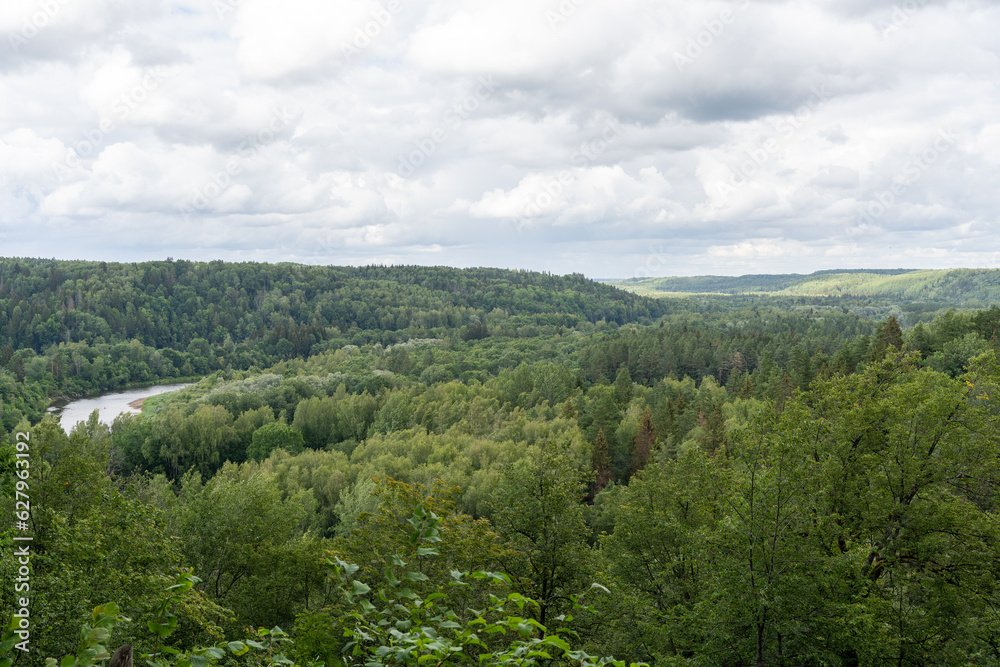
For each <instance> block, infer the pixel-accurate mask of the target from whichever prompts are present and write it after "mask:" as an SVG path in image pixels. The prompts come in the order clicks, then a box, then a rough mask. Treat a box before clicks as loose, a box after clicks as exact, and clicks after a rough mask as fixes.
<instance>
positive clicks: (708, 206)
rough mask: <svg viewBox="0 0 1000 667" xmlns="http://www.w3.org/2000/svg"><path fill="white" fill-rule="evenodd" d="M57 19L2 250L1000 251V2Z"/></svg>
mask: <svg viewBox="0 0 1000 667" xmlns="http://www.w3.org/2000/svg"><path fill="white" fill-rule="evenodd" d="M52 2H55V3H56V4H55V5H52ZM42 4H46V3H42V2H40V0H9V1H8V2H4V3H2V5H0V97H2V99H4V100H5V101H8V100H10V101H13V102H12V103H8V104H4V105H0V234H2V235H3V236H2V237H0V238H2V244H3V247H2V249H3V250H4V251H5V252H4V254H12V253H15V252H16V253H17V254H29V255H41V256H73V257H78V256H100V257H104V258H109V259H129V260H131V259H141V258H144V257H160V256H163V255H166V254H173V255H174V256H192V257H196V258H197V257H202V258H205V257H207V258H213V257H231V258H234V259H237V258H238V259H258V260H287V259H291V260H295V261H323V262H328V263H336V262H365V261H384V260H387V259H391V261H398V262H434V263H449V264H456V265H499V266H523V267H532V268H538V269H548V270H554V271H561V272H568V271H584V272H585V273H588V274H590V275H601V276H604V277H610V276H614V275H630V274H631V273H634V272H635V271H636V270H639V269H638V268H637V267H639V268H641V269H642V270H643V271H647V272H650V273H653V272H662V273H675V274H676V273H685V272H687V273H692V272H697V273H711V272H717V273H731V272H734V271H740V270H746V271H757V272H759V271H778V270H782V271H783V270H796V271H805V270H813V269H816V268H834V267H836V266H843V265H845V264H844V263H847V264H850V265H852V266H864V265H868V266H886V265H901V264H900V263H902V264H910V265H918V264H919V262H921V261H924V262H928V263H933V262H937V263H938V265H947V263H948V262H949V261H951V262H952V263H953V264H955V265H959V264H962V263H963V262H973V261H976V262H980V263H982V262H985V261H987V260H986V259H984V258H986V257H988V255H989V253H992V252H997V251H998V250H1000V248H993V247H992V243H993V241H992V239H993V238H996V237H998V232H1000V229H998V228H997V225H998V224H1000V223H998V222H997V221H998V219H1000V216H998V211H1000V194H998V192H997V190H996V188H995V180H996V174H997V169H998V168H1000V158H998V155H1000V130H998V129H997V128H998V125H997V124H996V122H995V119H996V118H997V116H998V107H1000V93H998V91H997V90H996V86H995V81H996V80H997V78H998V75H1000V72H998V71H997V70H998V67H1000V58H998V57H997V56H998V54H1000V50H998V48H997V46H996V40H995V34H996V33H997V31H998V29H1000V7H997V6H996V5H995V4H987V3H981V2H965V1H960V0H950V1H948V0H939V1H932V0H926V1H925V2H922V3H920V5H919V8H918V9H916V10H914V11H912V12H908V13H905V15H903V16H900V15H899V14H898V12H897V9H898V5H899V3H893V2H889V1H888V0H885V1H881V0H880V1H878V2H864V3H862V2H860V1H855V0H845V1H844V2H827V1H824V2H814V3H801V2H791V1H785V0H774V1H770V2H751V3H749V4H747V3H745V2H744V0H710V1H708V2H704V3H682V2H680V1H679V0H670V1H668V2H653V1H652V0H623V1H622V2H618V3H610V2H602V1H599V0H565V1H555V0H542V1H541V2H539V1H538V0H506V1H501V0H485V1H484V2H480V3H471V4H470V3H468V2H459V1H458V0H420V1H418V2H402V1H400V2H398V4H393V3H391V2H390V0H336V1H333V2H331V1H329V0H291V1H287V0H283V1H281V2H279V1H278V0H188V1H187V2H186V3H184V4H178V3H175V2H169V1H167V0H133V1H130V2H125V1H124V0H52V1H51V2H48V3H47V5H46V6H56V7H57V8H58V11H55V12H53V14H52V16H50V17H48V18H44V19H39V22H44V24H45V25H43V26H36V27H35V28H34V29H28V32H29V33H31V36H30V38H28V36H27V35H26V33H25V32H24V30H25V23H24V22H25V21H28V25H29V26H30V25H31V21H32V20H33V18H34V14H35V13H37V12H38V11H41V10H40V9H39V7H41V5H42ZM366 30H367V33H366V32H365V31H366ZM359 31H360V32H359ZM691 44H695V47H691ZM345 46H346V47H350V48H348V49H347V50H345ZM677 54H681V55H682V56H683V58H681V59H680V60H678V58H677ZM684 58H688V59H689V61H687V60H684ZM151 73H152V78H151ZM484 81H486V82H488V84H484V83H483V82H484ZM484 85H485V86H486V87H484ZM109 123H110V125H109ZM609 123H611V124H612V125H611V126H613V127H616V128H618V129H617V130H615V131H614V132H613V133H612V135H611V136H608V129H607V128H608V127H609ZM940 132H945V133H947V134H949V136H951V135H953V136H954V137H955V139H954V141H953V142H951V143H949V144H948V145H947V146H939V148H938V149H936V148H935V141H936V138H937V137H939V136H940V135H939V133H940ZM602 135H603V136H602ZM928 151H932V152H935V154H934V155H931V153H930V152H928ZM921 156H928V157H926V159H924V160H923V162H921V161H920V160H921V159H922V158H921ZM931 157H932V158H933V159H930V158H931ZM57 166H58V168H57ZM901 185H902V189H900V188H901ZM894 187H895V188H896V191H894V190H893V188H894ZM886 192H888V193H890V194H891V201H889V199H890V198H889V197H888V195H886V194H885V193H886ZM194 202H196V203H197V205H194ZM884 202H888V203H884ZM29 228H30V229H33V230H38V231H37V232H32V233H31V234H29V233H28V232H27V231H25V230H28V229H29ZM164 248H169V249H170V252H169V253H168V252H165V251H164V250H163V249H164ZM651 248H659V249H660V250H657V251H656V252H655V253H652V254H651V251H650V249H651ZM890 248H891V250H890ZM931 249H935V251H934V252H931V251H930V250H931ZM941 252H944V254H943V255H941V254H940V253H941ZM984 253H985V254H984ZM110 255H115V256H114V257H112V256H110ZM654 255H655V257H657V258H658V259H657V260H656V261H655V262H654V261H652V260H651V259H650V257H653V256H654ZM659 258H662V259H659ZM949 258H951V259H950V260H949Z"/></svg>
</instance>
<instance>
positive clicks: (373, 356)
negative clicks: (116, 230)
mask: <svg viewBox="0 0 1000 667" xmlns="http://www.w3.org/2000/svg"><path fill="white" fill-rule="evenodd" d="M886 275H889V276H892V275H893V274H892V272H888V273H886ZM904 275H905V274H904ZM862 305H863V304H862ZM910 305H912V304H911V303H910V302H907V301H899V302H897V303H895V304H894V306H893V307H895V308H899V309H905V308H907V307H908V306H910ZM909 312H916V311H909ZM15 314H16V315H17V318H15V317H14V315H15ZM877 314H878V315H880V316H881V315H883V314H884V312H883V311H879V312H878V313H877ZM923 319H925V320H926V321H920V320H921V318H917V320H918V321H917V322H916V323H915V325H913V326H904V327H901V326H900V323H899V321H898V320H897V318H896V317H894V316H888V317H878V318H874V317H871V316H866V313H865V312H864V310H863V308H859V302H858V301H857V300H851V299H849V298H847V297H844V298H843V299H839V298H835V297H824V298H822V299H820V298H813V297H798V296H795V297H790V296H784V297H781V298H780V299H769V298H766V297H760V296H755V297H734V298H725V299H715V298H705V299H701V298H697V299H692V298H687V299H673V300H655V299H650V298H647V297H641V296H637V295H632V294H629V293H627V292H622V291H620V290H618V289H616V288H614V287H612V286H608V285H601V284H598V283H594V282H591V281H588V280H586V279H585V278H583V277H582V276H565V277H557V276H550V275H546V274H539V273H528V272H513V271H502V270H495V269H474V270H457V269H448V268H440V267H436V268H427V267H367V268H338V267H305V266H296V265H265V264H224V263H221V262H213V263H207V264H199V263H193V262H180V261H168V262H153V263H145V264H129V265H111V264H107V265H105V264H102V263H84V262H57V261H43V260H23V259H19V260H0V346H2V347H3V350H4V352H3V359H2V361H3V364H2V370H0V410H2V415H0V437H2V439H3V442H4V443H6V447H5V448H4V449H3V450H0V461H2V465H3V484H4V493H3V502H4V504H3V510H4V512H5V514H6V516H10V517H12V516H15V510H16V508H15V500H14V498H15V489H18V490H20V488H21V487H17V484H18V483H19V482H24V485H23V488H24V489H25V492H26V493H27V492H28V491H29V490H30V497H31V506H30V512H29V515H30V519H28V522H29V523H30V533H31V535H32V537H33V541H32V545H31V550H32V556H31V591H30V592H31V597H30V603H31V610H30V618H31V649H32V652H31V654H23V653H22V652H20V651H18V650H16V649H14V648H13V647H14V643H15V641H16V640H17V637H16V636H11V638H10V639H8V640H7V641H6V642H0V664H4V663H3V662H2V660H3V659H4V656H5V655H7V656H9V657H11V658H14V659H16V662H15V663H14V664H19V665H34V664H40V663H41V662H42V658H43V657H46V656H53V657H62V656H75V658H67V662H66V663H64V664H67V665H69V664H77V665H80V666H82V665H87V664H92V663H94V662H95V661H96V663H98V664H103V661H104V660H106V659H107V657H109V656H108V655H107V653H106V652H105V651H104V648H105V646H107V647H110V648H114V647H117V646H119V645H121V644H124V643H130V644H132V645H133V646H134V647H135V651H136V654H137V658H136V664H139V663H140V660H139V658H138V656H139V655H140V654H145V655H149V656H151V657H150V659H151V660H152V661H153V662H154V663H158V664H163V665H167V664H170V665H178V666H180V665H186V664H191V665H205V664H220V665H229V664H232V665H237V664H239V665H258V664H296V665H316V664H318V663H319V662H322V663H325V664H326V665H328V666H330V667H333V666H334V665H341V664H345V665H347V664H359V665H360V664H365V665H375V664H384V665H389V664H413V665H417V664H424V663H427V662H433V663H435V664H465V663H468V664H508V665H509V664H518V665H528V664H541V663H545V664H555V663H574V664H576V663H578V664H581V665H590V664H603V662H602V661H603V660H604V658H598V657H594V656H614V657H615V658H617V659H619V660H623V661H627V662H647V663H650V664H663V665H734V666H735V665H881V664H889V663H891V664H895V665H925V664H973V663H975V664H997V663H998V662H1000V616H998V615H997V611H996V610H997V609H1000V585H998V581H1000V579H998V575H1000V571H998V570H997V568H998V567H1000V566H998V563H1000V523H998V521H997V519H998V518H1000V517H998V515H997V507H996V498H997V482H998V472H1000V471H998V468H997V461H998V457H1000V431H998V430H997V423H996V420H997V419H998V418H1000V409H998V407H997V402H996V401H997V397H998V391H1000V366H998V362H997V358H996V353H997V349H996V348H997V336H996V329H997V328H998V327H1000V308H997V307H996V306H992V307H990V308H988V309H982V310H959V311H955V310H948V309H945V310H943V311H942V312H938V313H936V315H935V316H933V317H932V318H930V319H927V318H923ZM193 376H195V377H200V378H201V380H200V381H198V382H197V383H196V384H195V385H194V386H192V387H190V388H188V389H186V390H184V391H182V392H177V393H174V394H168V395H164V396H160V397H157V398H155V399H150V400H149V401H147V405H146V409H145V411H144V414H143V415H142V416H135V417H133V416H121V417H119V418H117V419H116V420H115V421H114V423H113V424H111V425H104V424H101V423H99V422H98V420H97V417H96V415H94V416H92V418H91V419H90V420H89V421H87V422H82V423H80V424H78V425H76V426H75V428H73V429H72V431H71V433H68V434H67V433H66V432H65V431H64V430H63V429H62V428H61V427H60V426H59V425H58V424H57V423H55V422H54V421H53V420H52V419H51V417H44V416H43V415H44V408H45V406H46V404H47V402H48V401H49V400H50V399H52V398H56V397H59V396H63V395H71V394H81V393H86V392H90V391H97V390H101V389H106V388H112V387H121V386H126V385H130V384H142V383H151V382H157V381H160V380H166V379H173V378H178V377H193ZM18 434H29V435H30V439H26V438H25V437H24V436H19V435H18ZM19 453H30V456H28V455H27V454H25V455H24V456H22V457H21V458H18V457H17V454H19ZM29 471H30V474H29ZM13 525H14V524H13V522H4V523H3V524H0V532H3V533H4V536H5V537H4V541H5V543H7V544H9V543H11V538H12V537H13V536H14V535H15V530H14V529H13ZM18 567H19V565H18V563H17V561H16V559H15V558H14V557H12V555H11V553H10V551H9V550H8V551H5V552H4V560H3V566H2V572H0V590H2V592H3V595H2V598H0V600H2V605H0V612H2V613H3V614H4V616H5V617H6V616H9V615H10V614H11V613H14V612H17V611H18V607H17V604H18V603H17V599H18V598H17V595H16V594H15V591H14V585H15V581H16V578H17V572H18ZM108 603H111V604H108ZM95 608H96V609H95ZM81 626H86V627H85V628H84V632H83V633H82V634H81V632H80V628H81ZM81 637H82V643H81ZM5 651H6V653H5ZM171 652H173V653H171ZM101 656H103V658H102V657H101ZM74 659H75V660H76V662H73V660H74ZM283 660H284V661H287V662H282V661H283ZM151 664H152V663H151Z"/></svg>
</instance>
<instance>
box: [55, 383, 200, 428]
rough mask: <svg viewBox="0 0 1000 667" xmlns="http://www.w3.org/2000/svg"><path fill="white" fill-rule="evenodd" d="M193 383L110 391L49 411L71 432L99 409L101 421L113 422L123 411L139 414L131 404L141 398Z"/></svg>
mask: <svg viewBox="0 0 1000 667" xmlns="http://www.w3.org/2000/svg"><path fill="white" fill-rule="evenodd" d="M190 386H191V383H190V382H188V383H183V384H158V385H154V386H152V387H142V388H139V389H126V390H124V391H109V392H107V393H106V394H98V395H97V396H90V397H89V398H81V399H78V400H75V401H70V402H69V403H67V404H66V405H63V406H58V407H50V408H49V410H48V411H49V412H50V413H51V414H54V415H56V416H57V417H59V424H60V425H61V426H62V427H63V430H64V431H66V432H67V433H69V432H70V431H71V430H72V429H73V427H74V426H76V424H77V422H82V421H87V419H88V418H89V417H90V413H91V412H93V411H94V410H97V411H98V412H99V413H100V415H101V421H102V422H103V423H105V424H111V422H113V421H114V420H115V417H117V416H118V415H120V414H121V413H123V412H131V413H132V414H139V410H138V409H137V408H133V407H132V406H130V405H129V403H132V402H134V401H137V400H139V399H140V398H149V397H150V396H156V395H157V394H165V393H167V392H168V391H176V390H178V389H183V388H184V387H190Z"/></svg>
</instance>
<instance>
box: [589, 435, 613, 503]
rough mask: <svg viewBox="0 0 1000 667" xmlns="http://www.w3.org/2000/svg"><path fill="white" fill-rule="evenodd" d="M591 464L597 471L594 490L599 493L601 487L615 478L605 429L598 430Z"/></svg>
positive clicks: (594, 493)
mask: <svg viewBox="0 0 1000 667" xmlns="http://www.w3.org/2000/svg"><path fill="white" fill-rule="evenodd" d="M591 465H592V467H593V468H594V472H595V473H597V476H596V478H595V479H594V486H593V488H594V492H593V495H595V496H596V495H597V494H598V493H600V492H601V489H603V488H604V487H606V486H607V485H608V484H610V483H611V481H612V480H613V479H614V473H613V472H612V470H611V454H610V453H609V451H608V439H607V438H605V437H604V429H603V428H601V429H600V430H599V431H597V438H595V439H594V452H593V455H592V458H591Z"/></svg>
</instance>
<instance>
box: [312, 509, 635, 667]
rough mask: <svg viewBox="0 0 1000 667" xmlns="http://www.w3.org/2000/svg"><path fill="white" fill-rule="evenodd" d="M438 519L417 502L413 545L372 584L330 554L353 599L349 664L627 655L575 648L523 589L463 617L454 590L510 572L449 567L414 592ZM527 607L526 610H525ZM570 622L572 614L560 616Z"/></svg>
mask: <svg viewBox="0 0 1000 667" xmlns="http://www.w3.org/2000/svg"><path fill="white" fill-rule="evenodd" d="M439 523H440V519H439V518H438V516H437V515H436V514H434V513H433V512H429V511H427V510H425V509H424V507H423V506H422V505H421V506H418V507H417V508H416V510H415V511H414V513H413V516H412V517H411V518H410V519H409V524H410V528H411V530H410V533H409V539H408V543H409V549H408V550H407V552H406V553H405V554H403V555H402V556H400V555H396V556H395V557H394V558H393V565H392V566H391V567H390V568H387V569H386V571H385V577H384V579H385V585H384V586H382V587H381V588H379V589H378V591H377V592H375V591H373V589H372V587H371V586H369V585H368V584H366V583H364V582H363V581H362V580H360V579H358V578H356V577H355V575H356V574H357V572H358V569H359V568H358V566H356V565H352V564H349V563H347V562H345V561H343V560H340V559H337V560H335V561H328V565H329V567H330V568H331V569H332V571H333V573H334V575H335V576H336V579H337V581H338V585H339V586H338V587H339V590H340V592H341V594H342V595H343V596H344V598H345V599H346V601H347V602H348V604H349V605H350V608H351V612H350V618H351V619H352V625H351V626H349V627H348V629H347V630H346V632H345V636H346V637H347V639H348V642H347V644H346V645H345V647H344V653H345V656H344V661H345V663H346V664H348V665H355V664H356V665H366V667H375V666H382V665H423V664H426V663H428V662H433V663H435V664H439V665H461V664H470V665H516V666H519V667H526V666H528V665H537V664H548V663H550V662H551V661H553V660H559V661H562V662H567V663H569V664H579V665H584V666H590V665H616V666H620V667H624V664H625V663H624V662H621V661H615V660H613V659H609V658H595V657H594V656H591V655H588V654H587V653H585V652H584V651H581V650H574V649H572V648H571V646H570V644H569V641H568V640H572V638H573V634H572V633H571V632H569V631H567V630H565V629H564V628H562V627H559V628H557V629H556V630H555V631H554V632H550V631H549V630H548V629H547V628H546V626H545V625H544V624H542V623H540V622H538V621H537V620H535V619H534V618H532V617H531V615H530V614H531V612H532V609H533V608H537V607H538V605H537V603H535V602H534V601H533V600H532V599H530V598H527V597H525V596H523V595H521V594H519V593H507V594H506V595H503V596H500V595H495V594H492V593H491V594H490V596H489V603H488V604H487V605H486V606H485V607H483V608H481V609H480V610H477V611H474V612H473V614H472V618H471V619H465V618H463V617H462V615H461V614H460V613H457V612H456V611H455V610H454V609H453V608H452V602H453V601H452V595H453V591H455V590H459V591H460V590H461V589H462V588H464V587H468V586H469V585H470V582H472V581H483V580H485V581H487V582H496V583H497V585H501V586H502V585H506V584H508V583H509V579H508V577H506V576H505V575H503V574H497V573H493V572H486V571H477V572H472V573H469V572H462V571H459V570H457V569H456V570H452V571H451V573H450V577H451V581H450V582H448V585H447V587H444V588H439V589H438V590H437V591H435V592H433V593H431V594H429V595H421V594H418V593H417V592H415V590H414V584H415V583H419V582H421V581H424V580H425V579H426V575H425V574H424V573H423V569H424V567H423V564H424V562H426V561H427V560H428V559H431V558H433V557H435V556H438V555H439V554H438V550H437V545H438V544H439V543H440V542H441V541H442V540H441V531H440V529H439V527H438V526H439ZM579 600H580V597H579V596H573V607H574V610H577V609H582V608H583V607H582V605H580V603H579ZM525 613H528V614H529V615H527V616H526V615H524V614H525ZM555 620H556V622H558V623H560V624H565V623H569V622H571V621H572V620H573V619H572V615H571V614H565V615H562V616H560V617H559V618H558V619H555Z"/></svg>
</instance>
